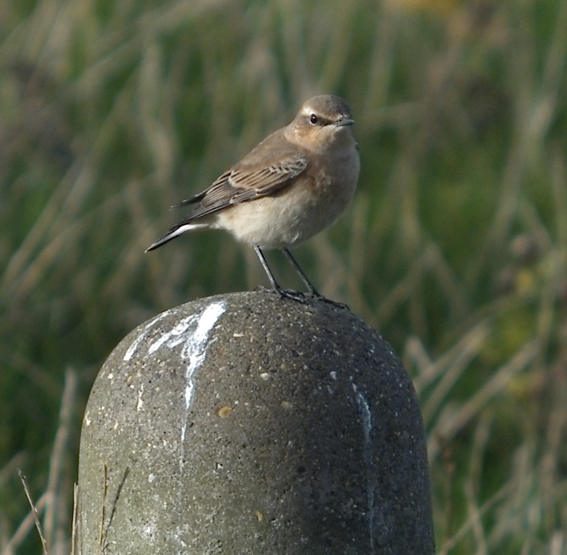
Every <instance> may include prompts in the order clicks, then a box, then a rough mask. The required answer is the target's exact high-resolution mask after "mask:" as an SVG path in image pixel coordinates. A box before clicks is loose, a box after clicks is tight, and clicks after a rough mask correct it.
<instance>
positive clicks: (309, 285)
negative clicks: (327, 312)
mask: <svg viewBox="0 0 567 555" xmlns="http://www.w3.org/2000/svg"><path fill="white" fill-rule="evenodd" d="M282 252H283V253H284V254H285V257H286V258H287V259H288V260H289V262H290V263H291V265H292V266H293V267H294V268H295V271H296V272H297V273H298V274H299V277H300V278H301V281H302V282H303V283H305V285H306V286H307V289H309V293H310V294H311V295H312V296H313V297H318V298H320V297H322V296H323V295H321V294H320V293H319V292H318V291H317V289H315V287H313V284H312V283H311V282H310V281H309V280H308V279H307V276H306V275H305V272H304V271H303V270H302V269H301V268H300V266H299V264H298V263H297V261H296V260H295V258H293V256H292V255H291V253H290V252H289V250H288V249H285V248H284V249H282Z"/></svg>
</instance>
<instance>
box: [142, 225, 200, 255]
mask: <svg viewBox="0 0 567 555" xmlns="http://www.w3.org/2000/svg"><path fill="white" fill-rule="evenodd" d="M195 227H200V226H196V225H195V224H188V223H180V224H177V225H176V226H175V227H172V228H171V229H170V230H169V231H168V232H167V233H166V234H165V235H164V236H163V237H161V238H160V239H158V240H157V241H156V242H155V243H152V244H151V245H150V246H149V247H148V248H147V249H146V250H145V252H149V251H153V250H155V249H157V248H158V247H161V246H162V245H165V244H166V243H169V241H171V240H172V239H175V238H176V237H178V236H179V235H181V234H182V233H185V232H186V231H189V230H190V229H191V228H195Z"/></svg>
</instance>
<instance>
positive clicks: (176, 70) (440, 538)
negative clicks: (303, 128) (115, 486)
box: [0, 0, 567, 555]
mask: <svg viewBox="0 0 567 555" xmlns="http://www.w3.org/2000/svg"><path fill="white" fill-rule="evenodd" d="M566 62H567V3H565V2H563V1H562V0H545V1H543V0H503V1H496V0H462V1H460V2H459V1H457V0H404V1H396V0H389V1H386V0H383V1H381V2H380V1H369V0H327V1H325V2H323V1H322V0H314V1H313V2H309V3H307V2H300V1H299V0H272V1H270V2H267V1H260V0H248V1H245V0H193V1H181V0H167V1H160V2H157V1H155V0H137V1H134V0H120V2H114V1H113V0H76V1H70V0H17V1H16V0H12V1H10V0H7V1H5V2H2V3H0V303H1V304H0V314H1V319H0V361H1V362H0V364H1V373H0V553H2V554H4V555H8V554H13V553H39V552H40V551H41V548H40V544H39V541H38V540H37V538H36V535H35V533H34V532H33V529H32V527H33V523H32V521H31V520H30V519H29V516H28V512H29V511H28V505H27V501H26V499H25V496H24V493H23V491H22V487H21V484H20V483H19V480H18V478H17V472H16V470H15V469H16V468H17V467H21V468H22V469H23V471H24V473H25V474H26V475H27V477H28V481H29V484H30V489H31V492H32V495H33V496H34V498H35V499H36V502H37V503H38V508H39V509H40V514H41V518H42V520H43V521H44V526H45V528H46V535H47V539H48V543H49V544H50V547H51V553H52V554H53V553H67V552H68V541H69V535H70V518H71V514H70V506H71V504H72V484H73V481H74V480H75V479H76V462H77V461H76V457H77V445H78V435H79V430H80V420H81V415H82V411H83V407H84V404H85V402H86V398H87V395H88V391H89V388H90V385H91V384H92V382H93V380H94V377H95V375H96V372H97V370H98V368H99V367H100V365H101V364H102V362H103V361H104V359H105V358H106V356H107V355H108V354H109V353H110V351H111V350H112V349H113V347H114V346H115V345H116V344H117V343H118V341H119V340H120V339H121V338H122V337H123V336H124V335H125V334H126V333H127V332H128V331H130V330H131V329H132V328H133V327H135V326H136V325H137V324H139V323H141V322H143V321H144V320H146V319H147V318H149V317H151V316H153V315H155V314H156V313H158V312H160V311H162V310H164V309H167V308H169V307H172V306H174V305H177V304H180V303H183V302H186V301H188V300H191V299H194V298H196V297H200V296H204V295H211V294H216V293H222V292H227V291H238V290H242V289H249V288H254V287H255V286H257V285H258V284H259V283H265V277H264V275H263V271H262V269H261V268H260V267H259V263H258V262H257V260H256V259H255V256H254V254H253V253H252V252H251V250H250V249H247V248H245V247H241V246H239V245H237V244H236V243H235V242H234V241H233V240H232V239H231V238H229V237H228V236H226V235H225V234H223V233H215V232H208V233H202V234H197V235H193V236H191V237H189V236H185V237H183V238H181V239H178V240H176V241H174V242H173V243H171V244H169V245H168V246H167V247H166V248H164V249H160V250H159V251H157V252H156V253H152V254H148V255H146V254H144V252H143V251H144V249H145V248H146V247H147V246H148V245H149V244H150V243H151V242H152V241H153V240H154V239H156V238H157V237H159V236H160V235H161V234H163V232H165V231H166V230H167V229H168V228H169V226H170V225H171V224H173V223H175V221H176V218H177V217H178V216H179V215H181V214H172V213H170V212H169V206H170V205H171V204H173V203H175V202H177V201H179V200H181V199H183V198H187V197H188V196H190V195H192V194H193V193H196V192H198V191H200V190H201V189H202V188H204V187H205V186H207V185H208V184H209V183H210V182H212V180H213V179H214V178H215V177H217V175H219V174H220V173H221V172H222V171H224V170H225V169H226V168H227V167H228V166H230V165H231V164H232V163H234V162H235V161H237V160H238V159H239V158H240V156H242V155H244V154H245V153H246V152H247V151H248V150H249V149H250V148H251V147H252V146H254V145H255V144H256V143H257V142H258V141H259V140H260V139H261V138H263V137H264V136H265V135H266V134H267V133H268V132H270V131H272V130H274V129H276V128H277V127H280V126H281V125H284V124H286V123H287V122H288V121H289V120H290V119H291V118H292V117H293V115H294V114H295V112H296V110H297V109H298V107H299V105H300V104H301V103H302V101H303V100H305V99H306V98H307V97H309V96H310V95H313V94H318V93H334V94H339V95H341V96H343V97H344V98H345V99H347V101H348V102H349V103H350V105H351V107H352V109H353V112H354V117H355V119H356V125H355V134H356V137H357V139H358V141H359V144H360V152H361V159H362V172H361V177H360V183H359V190H358V192H357V195H356V198H355V200H354V202H353V204H352V206H351V207H350V208H349V210H348V212H347V214H346V215H345V216H344V217H343V218H342V219H341V220H340V222H339V223H338V224H336V225H335V226H334V227H333V228H331V229H330V230H328V231H327V232H325V233H324V234H321V235H320V236H318V237H316V238H315V239H313V240H311V241H309V242H308V243H307V244H306V245H304V246H302V247H300V248H299V249H298V250H297V251H296V254H297V257H298V260H299V261H300V263H301V264H302V265H303V266H304V268H305V269H306V271H307V273H308V275H309V276H310V277H311V279H312V280H313V282H314V283H315V284H316V285H317V286H318V287H319V288H320V290H321V291H322V292H323V293H324V294H325V295H327V296H329V297H331V298H333V299H336V300H339V301H342V302H345V303H347V304H348V305H349V306H350V308H351V310H352V311H353V312H354V313H356V314H358V315H360V316H361V317H363V318H364V319H365V320H366V321H367V322H369V323H370V324H371V325H373V326H374V327H375V328H376V329H378V330H379V331H380V332H381V333H382V334H383V335H384V337H385V338H386V339H387V340H388V341H389V342H390V343H391V344H392V345H393V347H394V348H395V350H396V351H397V352H398V353H399V354H400V356H402V358H403V360H404V363H405V365H406V367H407V369H408V370H409V372H410V373H411V374H412V376H413V377H414V380H415V384H416V388H417V390H418V393H419V396H420V399H421V403H422V408H423V413H424V418H425V423H426V429H427V434H428V442H429V455H430V464H431V473H432V488H433V501H434V512H435V527H436V537H437V546H438V553H443V554H449V553H450V554H455V555H456V554H492V553H498V554H542V555H543V554H550V555H561V554H567V447H566V439H567V432H566V430H567V342H566V341H567V273H566V264H567V190H566V176H567V168H566V165H567V102H566V101H567V91H566V84H567V83H566V77H565V68H566ZM271 259H273V261H274V263H275V266H276V268H277V270H278V273H279V275H280V278H281V282H282V283H283V284H284V285H285V286H287V287H299V284H297V283H296V282H295V277H294V275H293V272H292V271H291V270H289V269H288V268H287V265H286V263H285V261H280V259H279V258H278V256H276V255H274V256H272V257H271ZM280 262H281V264H280Z"/></svg>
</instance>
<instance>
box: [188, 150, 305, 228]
mask: <svg viewBox="0 0 567 555" xmlns="http://www.w3.org/2000/svg"><path fill="white" fill-rule="evenodd" d="M245 162H246V160H243V161H242V162H241V163H240V164H237V165H236V166H235V167H234V168H232V169H231V170H229V171H227V172H225V173H223V174H222V175H221V176H220V177H219V178H218V179H217V180H216V181H215V182H214V183H213V184H212V185H211V186H210V187H209V188H208V189H206V190H205V191H203V192H202V193H199V194H198V195H196V196H195V197H193V198H192V199H189V200H186V201H183V202H182V203H180V205H178V206H183V205H186V204H193V203H199V205H198V206H197V208H196V209H195V211H194V212H193V213H192V214H190V215H189V216H188V218H187V219H186V220H184V222H185V223H188V222H190V221H194V220H196V219H198V218H202V217H204V216H208V215H209V214H213V213H214V212H218V211H219V210H223V209H224V208H228V207H229V206H232V205H234V204H239V203H241V202H246V201H250V200H254V199H257V198H260V197H264V196H266V195H271V194H272V193H274V192H276V191H278V190H279V189H281V188H282V187H285V186H286V185H288V184H289V183H290V182H291V181H292V180H293V179H294V178H296V177H297V176H298V175H300V174H301V173H302V172H303V171H304V170H305V168H306V167H307V159H306V157H305V156H304V155H303V154H302V153H301V152H298V151H295V152H294V153H293V154H292V155H290V156H288V157H282V158H280V160H279V161H278V162H277V163H272V164H270V165H266V166H262V165H260V166H259V165H258V164H246V163H245Z"/></svg>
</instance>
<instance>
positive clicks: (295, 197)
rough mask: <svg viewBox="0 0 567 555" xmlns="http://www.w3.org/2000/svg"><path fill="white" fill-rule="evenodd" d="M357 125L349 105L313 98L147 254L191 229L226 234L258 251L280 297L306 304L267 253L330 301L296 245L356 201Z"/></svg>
mask: <svg viewBox="0 0 567 555" xmlns="http://www.w3.org/2000/svg"><path fill="white" fill-rule="evenodd" d="M353 123H354V120H353V119H352V116H351V111H350V108H349V105H348V104H347V103H346V102H345V101H344V100H343V99H342V98H340V97H338V96H335V95H318V96H314V97H312V98H310V99H308V100H306V101H305V102H304V103H303V105H302V106H301V108H300V110H299V112H298V113H297V115H296V116H295V118H294V119H293V120H292V121H291V123H289V124H288V125H287V126H285V127H282V128H281V129H278V130H277V131H274V132H273V133H272V134H270V135H268V136H267V137H266V138H265V139H264V140H263V141H261V142H260V143H259V144H258V145H257V146H256V147H255V148H253V149H252V150H251V151H250V152H249V153H248V154H247V155H246V156H245V157H244V158H242V160H240V162H238V163H236V164H234V165H233V166H232V167H231V168H229V169H228V170H227V171H226V172H224V173H223V174H222V175H221V176H219V177H218V178H217V179H216V180H215V181H214V182H213V183H212V185H210V186H209V187H208V188H207V189H205V190H204V191H202V192H201V193H199V194H197V195H195V196H193V197H192V198H189V199H187V200H183V201H181V202H180V203H178V204H176V205H174V207H173V208H179V207H185V206H193V207H194V209H193V211H192V212H191V213H190V214H189V215H188V216H187V217H185V218H184V219H183V220H181V221H180V222H179V223H178V224H177V225H175V226H174V227H172V228H171V229H170V230H169V231H168V232H167V233H166V234H165V235H164V236H163V237H161V238H160V239H158V240H157V241H155V242H154V243H152V244H151V245H150V246H149V247H148V248H147V249H146V252H148V251H152V250H154V249H157V248H158V247H161V246H162V245H164V244H165V243H167V242H169V241H171V240H172V239H174V238H176V237H178V236H179V235H181V234H183V233H185V232H186V231H192V230H197V229H204V228H209V229H224V230H227V231H229V232H230V233H232V235H233V236H234V237H235V238H236V239H237V240H239V241H241V242H243V243H246V244H248V245H250V246H251V247H252V248H253V249H254V250H255V252H256V254H257V255H258V258H259V259H260V263H261V264H262V266H263V268H264V270H265V272H266V274H267V276H268V279H269V281H270V283H271V285H272V287H273V289H274V290H275V291H276V292H277V293H278V294H279V295H280V296H281V297H289V298H292V299H296V300H301V298H304V295H303V293H300V292H294V291H288V290H284V289H283V288H282V287H280V285H279V284H278V283H277V281H276V279H275V277H274V275H273V273H272V271H271V270H270V267H269V266H268V263H267V260H266V257H265V255H264V252H263V251H264V250H266V249H280V250H281V251H282V252H283V254H284V255H285V257H286V258H287V259H288V260H289V262H290V263H291V265H292V266H293V267H294V268H295V270H296V271H297V273H298V274H299V277H300V278H301V280H302V281H303V283H304V284H305V285H306V287H307V289H308V292H309V294H310V295H311V296H313V297H319V298H323V296H322V295H320V294H319V292H318V291H317V290H316V288H315V287H314V286H313V285H312V283H311V282H310V281H309V279H308V278H307V276H306V275H305V273H304V272H303V270H302V269H301V268H300V266H299V264H298V263H297V262H296V260H295V258H294V257H293V256H292V255H291V253H290V251H289V247H294V246H296V245H299V244H301V243H303V242H304V241H306V240H307V239H309V238H310V237H312V236H314V235H315V234H317V233H319V232H320V231H322V230H323V229H325V228H326V227H328V226H330V225H331V224H333V223H334V222H335V221H336V220H337V219H338V217H339V216H340V215H341V214H342V212H343V211H344V210H345V208H346V207H347V205H348V204H349V202H350V200H351V199H352V197H353V194H354V192H355V189H356V185H357V182H358V175H359V171H360V157H359V153H358V145H357V143H356V141H355V139H354V137H353V134H352V131H351V127H352V124H353Z"/></svg>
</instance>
